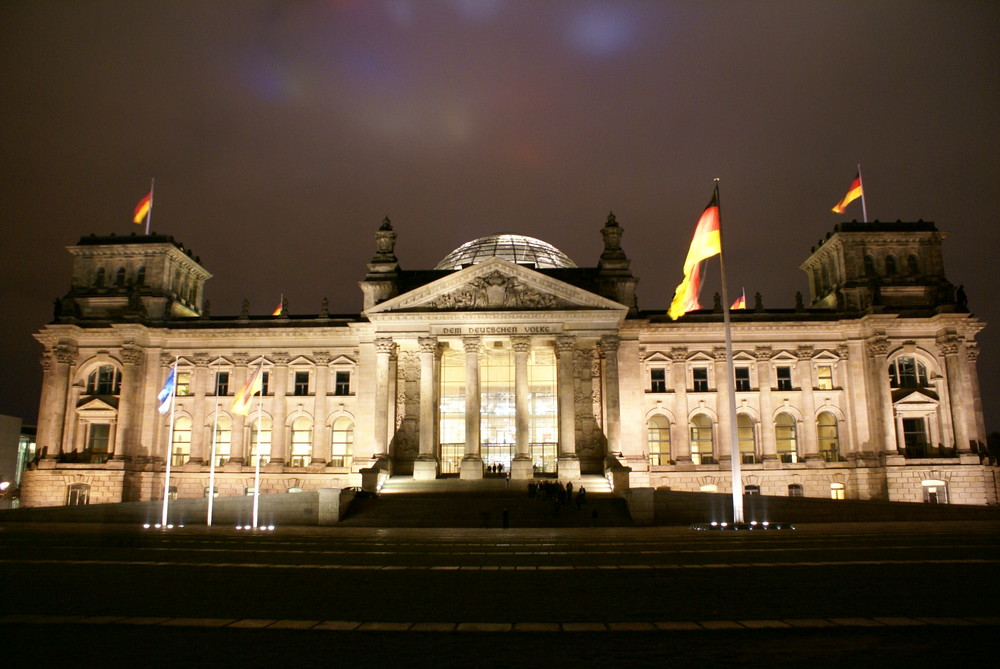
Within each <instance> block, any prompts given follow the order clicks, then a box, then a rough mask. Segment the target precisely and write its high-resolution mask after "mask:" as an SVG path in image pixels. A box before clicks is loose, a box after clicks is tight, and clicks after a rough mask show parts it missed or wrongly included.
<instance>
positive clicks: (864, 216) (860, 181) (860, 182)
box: [858, 163, 868, 223]
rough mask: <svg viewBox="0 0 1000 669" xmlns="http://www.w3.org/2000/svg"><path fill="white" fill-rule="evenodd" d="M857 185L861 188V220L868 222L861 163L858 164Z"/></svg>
mask: <svg viewBox="0 0 1000 669" xmlns="http://www.w3.org/2000/svg"><path fill="white" fill-rule="evenodd" d="M858 185H859V186H861V218H862V219H863V221H862V222H864V223H867V222H868V207H867V206H865V180H864V179H862V178H861V163H858Z"/></svg>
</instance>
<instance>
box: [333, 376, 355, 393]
mask: <svg viewBox="0 0 1000 669" xmlns="http://www.w3.org/2000/svg"><path fill="white" fill-rule="evenodd" d="M333 394H334V395H350V394H351V373H350V372H337V373H336V374H335V375H334V382H333Z"/></svg>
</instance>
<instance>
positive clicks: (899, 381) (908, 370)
mask: <svg viewBox="0 0 1000 669" xmlns="http://www.w3.org/2000/svg"><path fill="white" fill-rule="evenodd" d="M889 385H890V386H892V387H893V388H923V387H925V386H927V367H925V366H924V363H922V362H920V361H919V360H917V359H916V358H913V357H911V356H908V355H903V356H900V357H898V358H896V359H895V360H893V361H892V362H891V363H890V364H889Z"/></svg>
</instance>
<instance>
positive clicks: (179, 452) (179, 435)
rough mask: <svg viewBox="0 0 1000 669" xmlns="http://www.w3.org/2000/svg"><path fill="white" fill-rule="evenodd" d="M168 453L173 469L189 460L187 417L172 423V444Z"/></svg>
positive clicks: (188, 421) (189, 446)
mask: <svg viewBox="0 0 1000 669" xmlns="http://www.w3.org/2000/svg"><path fill="white" fill-rule="evenodd" d="M170 453H171V457H172V459H171V461H170V464H171V466H173V467H180V466H181V465H183V464H185V463H186V462H187V461H188V460H190V459H191V419H190V418H188V417H187V416H181V417H180V418H178V419H177V420H175V421H174V443H173V445H172V447H171V449H170Z"/></svg>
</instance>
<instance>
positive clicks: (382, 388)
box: [373, 337, 395, 458]
mask: <svg viewBox="0 0 1000 669" xmlns="http://www.w3.org/2000/svg"><path fill="white" fill-rule="evenodd" d="M394 346H395V343H394V342H393V341H392V337H377V338H376V339H375V425H374V430H375V435H374V440H373V443H374V447H375V448H374V453H373V455H374V457H375V458H378V457H380V456H385V455H388V453H389V400H390V399H392V400H393V401H395V398H394V397H392V395H390V394H389V356H391V355H392V349H393V347H394Z"/></svg>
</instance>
